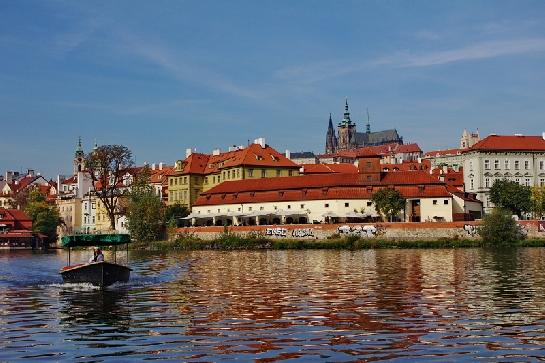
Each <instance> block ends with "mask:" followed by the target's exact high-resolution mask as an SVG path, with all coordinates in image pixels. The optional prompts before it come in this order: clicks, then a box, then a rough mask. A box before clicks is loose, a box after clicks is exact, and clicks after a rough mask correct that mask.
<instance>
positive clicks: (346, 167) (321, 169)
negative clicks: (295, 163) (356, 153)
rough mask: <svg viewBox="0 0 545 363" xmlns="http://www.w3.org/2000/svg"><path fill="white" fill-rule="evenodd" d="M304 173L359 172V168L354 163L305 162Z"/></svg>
mask: <svg viewBox="0 0 545 363" xmlns="http://www.w3.org/2000/svg"><path fill="white" fill-rule="evenodd" d="M302 168H303V174H305V175H308V174H331V173H357V172H358V168H357V167H356V166H355V165H354V164H348V163H341V164H303V165H302Z"/></svg>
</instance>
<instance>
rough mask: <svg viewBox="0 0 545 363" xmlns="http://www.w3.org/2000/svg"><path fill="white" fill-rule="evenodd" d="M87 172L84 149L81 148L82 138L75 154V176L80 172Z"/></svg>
mask: <svg viewBox="0 0 545 363" xmlns="http://www.w3.org/2000/svg"><path fill="white" fill-rule="evenodd" d="M83 170H85V153H84V152H83V147H82V146H81V136H80V138H79V140H78V146H77V148H76V153H75V154H74V175H77V174H78V172H81V171H83Z"/></svg>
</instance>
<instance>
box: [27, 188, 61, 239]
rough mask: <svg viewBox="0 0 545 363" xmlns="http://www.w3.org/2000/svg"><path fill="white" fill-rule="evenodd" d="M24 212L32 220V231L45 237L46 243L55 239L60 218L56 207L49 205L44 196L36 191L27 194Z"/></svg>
mask: <svg viewBox="0 0 545 363" xmlns="http://www.w3.org/2000/svg"><path fill="white" fill-rule="evenodd" d="M25 212H26V213H27V214H28V215H29V216H30V218H31V219H32V230H33V231H34V232H39V233H43V234H45V235H46V236H47V239H48V242H53V241H55V240H56V239H57V227H58V226H59V225H61V223H62V221H61V217H60V215H59V210H58V209H57V206H54V205H49V204H47V202H46V198H45V195H43V194H42V193H40V192H39V190H38V189H32V190H30V191H29V193H28V198H27V203H26V208H25Z"/></svg>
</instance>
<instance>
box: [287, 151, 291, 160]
mask: <svg viewBox="0 0 545 363" xmlns="http://www.w3.org/2000/svg"><path fill="white" fill-rule="evenodd" d="M286 158H287V159H291V153H290V151H289V150H288V149H286Z"/></svg>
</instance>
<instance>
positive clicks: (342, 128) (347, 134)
mask: <svg viewBox="0 0 545 363" xmlns="http://www.w3.org/2000/svg"><path fill="white" fill-rule="evenodd" d="M392 143H396V144H403V137H401V136H399V134H398V133H397V130H395V129H390V130H383V131H377V132H371V124H370V122H369V118H368V119H367V125H366V130H365V132H357V131H356V123H354V122H352V120H351V119H350V112H349V110H348V100H346V101H345V106H344V116H343V119H342V120H341V121H340V122H339V124H338V125H337V133H335V129H334V128H333V120H332V119H331V114H329V127H328V128H327V134H326V143H325V153H326V154H334V153H336V152H337V151H340V150H350V149H357V148H360V147H363V146H378V145H385V144H392Z"/></svg>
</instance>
